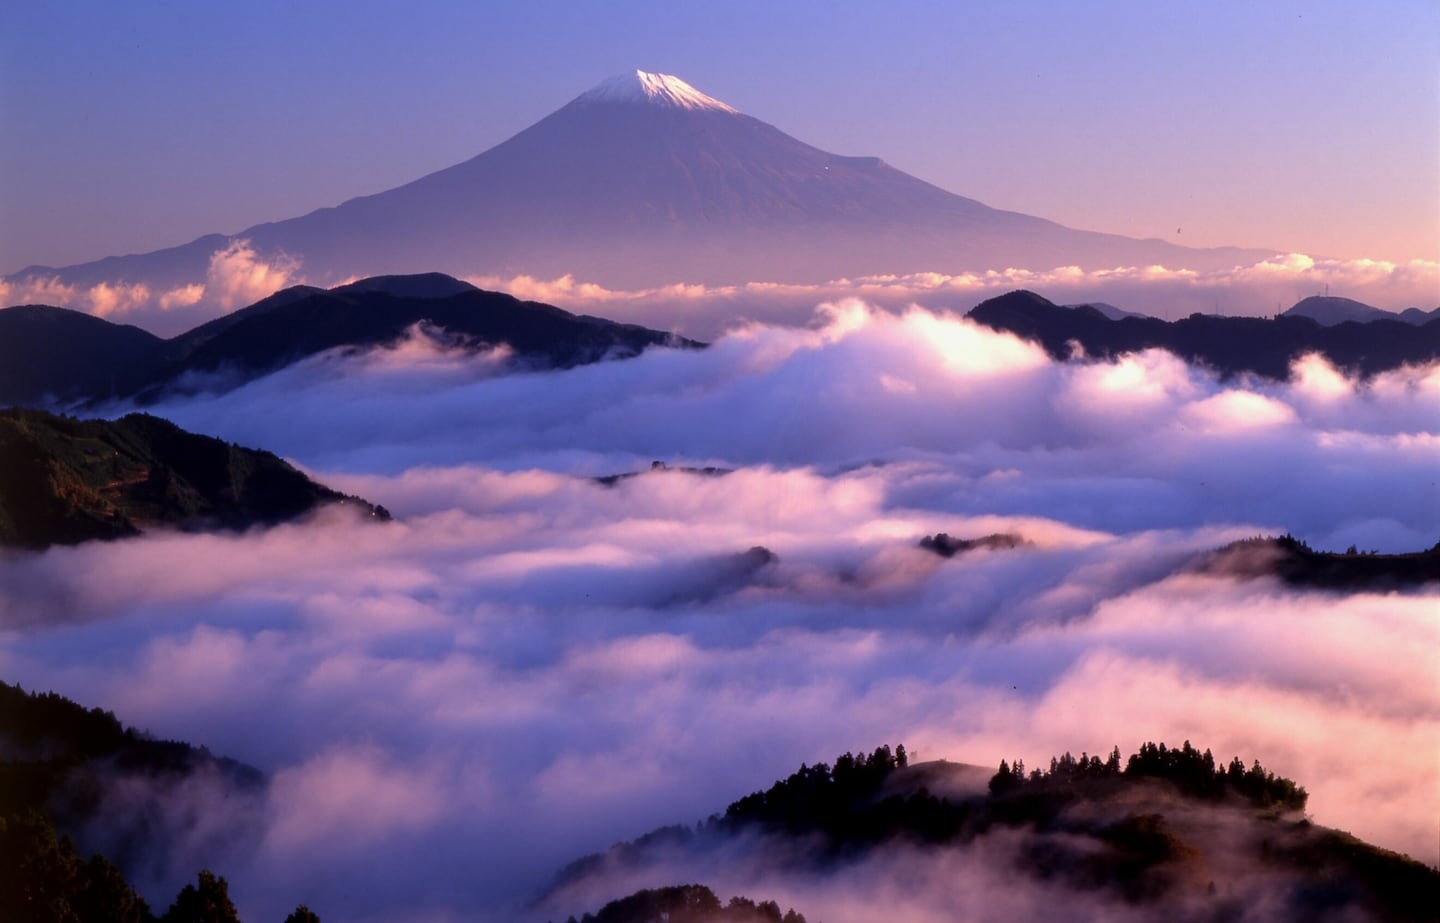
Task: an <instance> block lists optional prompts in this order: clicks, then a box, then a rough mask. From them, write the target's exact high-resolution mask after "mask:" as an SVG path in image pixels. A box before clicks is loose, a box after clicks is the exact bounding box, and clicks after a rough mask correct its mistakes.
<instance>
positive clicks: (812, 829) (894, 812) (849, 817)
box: [548, 741, 1440, 920]
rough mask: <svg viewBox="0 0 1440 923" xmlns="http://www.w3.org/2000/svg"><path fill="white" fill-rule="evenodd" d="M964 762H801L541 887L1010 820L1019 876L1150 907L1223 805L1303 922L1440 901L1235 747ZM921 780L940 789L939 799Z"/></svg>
mask: <svg viewBox="0 0 1440 923" xmlns="http://www.w3.org/2000/svg"><path fill="white" fill-rule="evenodd" d="M962 770H963V772H962ZM968 773H969V770H968V769H966V768H965V767H961V766H958V765H956V764H948V763H923V764H918V765H911V764H910V761H909V758H908V754H907V752H906V751H905V748H904V747H903V746H897V747H896V748H895V749H894V750H892V749H891V748H890V747H889V746H888V745H887V746H882V747H879V748H877V749H876V750H874V751H872V752H871V753H868V754H866V753H863V752H862V753H861V754H860V755H858V756H857V755H855V754H852V753H846V754H843V755H841V756H840V757H837V758H836V760H835V761H834V763H833V765H832V764H828V763H818V764H816V765H814V766H810V765H802V766H801V767H800V769H799V770H797V771H796V772H794V773H792V774H791V775H790V776H788V777H786V778H784V779H781V780H778V781H776V782H775V783H774V784H773V785H771V786H770V787H769V788H768V789H765V790H762V791H756V792H752V793H751V794H749V795H746V796H744V797H742V798H740V799H738V800H736V801H734V802H732V803H731V804H730V805H729V806H728V807H727V808H726V810H725V812H724V813H723V814H716V815H712V816H711V817H709V818H708V819H706V820H704V821H701V822H700V823H699V824H697V825H695V826H693V827H691V826H686V825H677V826H671V827H664V828H660V829H658V830H656V831H653V832H652V833H650V834H647V835H645V836H643V837H640V838H638V839H636V840H633V841H629V842H624V843H618V844H616V845H615V846H612V847H611V848H610V849H609V850H608V851H606V852H604V853H598V854H594V855H590V856H586V857H584V858H582V859H579V860H577V861H575V862H573V863H571V864H570V865H568V866H566V867H565V868H564V869H563V870H562V871H561V872H560V873H559V875H558V876H557V879H556V882H555V884H554V886H553V887H552V888H551V889H550V891H549V892H548V893H550V894H556V893H559V892H561V891H562V890H564V889H565V888H566V887H568V886H569V885H572V884H575V883H578V882H581V881H583V880H586V879H589V878H592V877H598V878H604V877H605V876H607V875H609V874H612V873H615V872H617V871H621V870H627V869H628V870H632V871H633V870H638V869H642V868H647V867H649V866H651V865H655V866H659V867H666V866H668V865H671V864H673V863H674V861H675V860H676V859H677V857H688V858H689V859H690V860H691V861H693V862H695V863H697V864H698V865H699V866H701V867H704V866H706V864H707V863H709V862H711V861H717V860H719V859H720V857H722V856H724V855H725V853H726V850H727V849H728V848H729V847H728V844H733V843H735V842H737V841H744V842H746V843H749V844H751V846H750V848H754V849H761V850H764V849H766V848H767V847H766V846H765V845H763V844H765V843H767V842H770V843H775V844H776V845H779V844H789V845H786V846H782V847H781V848H778V849H776V850H775V851H774V852H773V853H771V854H769V855H770V858H768V859H767V860H766V861H767V862H769V863H770V864H772V865H774V866H777V867H783V868H788V869H789V870H790V871H792V872H809V873H825V872H826V871H827V870H828V871H832V872H833V871H836V870H839V869H843V868H847V867H849V866H850V865H851V864H852V863H854V862H858V861H860V860H861V859H863V858H864V857H865V856H866V855H868V854H870V853H872V852H873V851H875V850H879V849H886V850H888V849H895V848H910V849H922V850H934V849H949V848H956V847H961V848H963V847H966V846H968V845H970V844H977V843H980V844H983V843H991V842H1005V843H1012V844H1013V843H1014V842H1015V841H1014V840H1013V838H1010V837H1009V836H1008V835H1007V837H1004V838H1002V839H1001V840H999V841H996V840H994V839H987V838H988V837H991V836H992V834H995V833H998V832H1000V831H1005V830H1009V831H1018V832H1019V833H1020V836H1021V840H1020V846H1019V847H1018V851H1017V852H1016V855H1015V857H1014V860H1013V861H1014V862H1015V863H1016V867H1015V873H1016V874H1017V875H1019V876H1022V877H1024V878H1039V879H1043V880H1047V881H1050V882H1053V883H1057V884H1062V885H1064V886H1067V887H1072V888H1077V889H1080V890H1083V891H1095V890H1104V891H1107V892H1109V893H1111V894H1112V895H1113V896H1114V897H1115V898H1116V899H1119V900H1121V901H1124V902H1126V903H1136V904H1156V905H1158V902H1163V901H1166V900H1167V899H1171V898H1174V899H1176V900H1179V899H1181V898H1182V896H1183V895H1186V894H1189V895H1191V896H1197V892H1195V891H1194V890H1193V888H1194V886H1195V881H1194V879H1195V876H1197V875H1199V874H1201V870H1204V869H1206V868H1207V867H1208V863H1207V861H1206V860H1205V859H1203V858H1201V857H1202V856H1203V855H1204V853H1205V851H1206V850H1207V849H1213V848H1215V846H1214V843H1213V842H1211V841H1210V839H1209V838H1208V837H1209V835H1208V834H1206V833H1204V832H1203V831H1204V830H1206V829H1209V826H1208V824H1209V823H1210V822H1206V823H1202V824H1200V826H1199V827H1197V826H1196V822H1195V820H1194V818H1195V817H1198V816H1210V815H1209V814H1208V812H1225V813H1224V816H1225V817H1226V818H1228V820H1226V821H1225V823H1226V824H1227V825H1239V826H1245V825H1248V827H1249V829H1250V830H1251V833H1250V834H1248V835H1250V836H1253V837H1255V839H1256V841H1257V842H1259V843H1260V844H1261V846H1260V852H1259V853H1258V854H1256V855H1255V856H1253V857H1252V860H1251V861H1252V862H1253V864H1254V866H1255V868H1256V869H1260V868H1263V869H1265V870H1266V874H1273V875H1274V876H1275V877H1276V878H1277V879H1281V880H1285V881H1287V882H1290V883H1291V884H1289V885H1287V887H1288V888H1289V889H1290V890H1288V891H1283V892H1282V893H1284V894H1285V895H1286V897H1285V900H1286V901H1288V904H1287V908H1288V909H1287V912H1293V914H1295V915H1296V918H1301V917H1304V918H1317V917H1323V916H1324V915H1325V914H1326V913H1329V912H1331V911H1334V910H1336V909H1337V908H1341V909H1343V908H1347V907H1348V908H1354V909H1357V910H1358V911H1359V912H1360V913H1361V914H1362V916H1369V917H1373V918H1375V919H1384V920H1420V919H1432V918H1433V914H1432V913H1431V910H1432V906H1431V904H1430V898H1431V897H1434V896H1440V873H1437V872H1436V871H1435V870H1433V869H1430V868H1427V867H1426V866H1424V865H1421V864H1420V863H1418V862H1415V861H1414V860H1412V859H1409V858H1407V857H1404V856H1400V855H1398V854H1395V853H1391V852H1388V851H1386V850H1382V849H1378V848H1376V847H1373V846H1369V845H1367V844H1364V843H1363V842H1361V841H1359V840H1356V839H1355V838H1354V837H1351V836H1349V835H1348V834H1344V833H1342V832H1339V831H1333V830H1327V829H1325V828H1321V827H1316V826H1314V825H1312V824H1311V823H1310V822H1309V821H1308V820H1306V819H1303V818H1301V819H1298V820H1297V819H1296V815H1297V814H1299V813H1300V812H1303V810H1304V808H1305V806H1306V803H1307V798H1308V794H1307V792H1306V791H1305V789H1304V788H1303V787H1302V786H1300V785H1299V784H1297V783H1296V782H1294V781H1293V780H1291V779H1287V778H1284V777H1282V776H1278V775H1276V774H1275V773H1273V772H1271V771H1269V770H1267V769H1265V768H1264V767H1263V766H1262V765H1261V764H1260V762H1259V761H1258V760H1255V761H1252V762H1251V764H1250V765H1249V766H1248V767H1247V766H1246V765H1245V764H1244V763H1243V762H1242V761H1241V760H1240V759H1239V758H1238V757H1234V758H1232V759H1230V760H1229V761H1228V762H1222V761H1220V760H1217V759H1216V758H1215V757H1214V755H1213V754H1212V753H1211V751H1209V750H1208V749H1206V750H1200V749H1197V748H1195V747H1194V746H1193V745H1191V744H1190V742H1189V741H1186V742H1185V743H1184V744H1183V745H1182V746H1180V747H1178V748H1171V747H1168V746H1166V745H1165V744H1164V743H1154V742H1146V743H1145V744H1143V745H1141V747H1140V748H1139V749H1138V750H1137V751H1136V752H1135V753H1133V754H1131V755H1130V756H1129V757H1128V758H1124V759H1122V756H1121V753H1120V750H1119V748H1118V747H1116V748H1113V749H1112V750H1111V751H1110V753H1109V754H1108V755H1107V756H1106V757H1105V758H1103V759H1102V758H1101V757H1099V756H1091V755H1089V754H1088V753H1084V754H1081V756H1079V757H1075V756H1073V755H1071V754H1069V753H1066V754H1063V755H1061V756H1057V757H1054V758H1053V759H1052V760H1051V762H1050V766H1049V768H1048V769H1034V770H1029V771H1027V770H1026V768H1025V766H1024V764H1023V762H1021V761H1016V762H1015V763H1013V764H1012V763H1011V762H1010V761H1008V760H1002V761H1001V764H1000V768H999V770H998V771H997V772H996V773H994V774H993V775H992V776H991V777H990V780H989V785H988V790H987V787H986V786H985V784H984V782H983V779H984V776H983V775H982V776H980V777H979V778H978V779H976V780H975V781H974V782H973V783H966V784H965V785H962V786H958V787H957V786H956V785H950V784H946V782H947V777H948V778H950V779H959V778H960V777H961V776H962V775H963V776H966V777H967V778H974V777H973V776H969V775H968ZM930 784H935V785H937V786H942V785H943V787H944V788H945V789H946V790H947V791H948V793H947V794H941V795H937V794H935V793H933V792H932V791H931V790H930V788H929V787H928V786H929V785H930ZM1215 817H1216V818H1217V822H1218V817H1219V815H1215ZM1237 829H1238V827H1237ZM757 835H758V839H757V838H756V837H757ZM756 844H759V845H756ZM800 847H803V848H800ZM979 848H980V849H981V851H982V852H984V851H985V850H986V849H988V847H986V846H983V845H981V846H980V847H979ZM1013 848H1014V847H1011V846H1007V847H1006V849H1007V850H1008V849H1013ZM1210 874H1214V873H1213V871H1212V872H1211V873H1210ZM1202 884H1203V881H1202ZM1212 884H1213V883H1212ZM1187 889H1189V890H1187ZM1207 893H1208V895H1209V896H1208V897H1207ZM1214 894H1215V892H1214V891H1213V889H1212V890H1211V891H1210V892H1206V891H1204V890H1203V889H1202V890H1201V891H1200V892H1198V896H1199V897H1201V898H1203V899H1205V900H1209V901H1211V904H1210V910H1208V911H1206V912H1207V913H1211V914H1212V916H1211V917H1205V918H1206V919H1211V918H1214V919H1219V918H1224V917H1225V915H1226V914H1227V913H1228V912H1230V911H1232V910H1233V911H1235V912H1236V913H1238V912H1239V911H1240V910H1241V906H1240V905H1238V904H1235V905H1233V906H1232V904H1231V903H1227V901H1233V900H1238V898H1233V897H1232V898H1222V897H1216V896H1214ZM1185 899H1187V900H1188V899H1189V898H1185ZM1166 906H1169V905H1168V904H1167V905H1166ZM1227 908H1228V909H1227ZM1202 916H1203V915H1202Z"/></svg>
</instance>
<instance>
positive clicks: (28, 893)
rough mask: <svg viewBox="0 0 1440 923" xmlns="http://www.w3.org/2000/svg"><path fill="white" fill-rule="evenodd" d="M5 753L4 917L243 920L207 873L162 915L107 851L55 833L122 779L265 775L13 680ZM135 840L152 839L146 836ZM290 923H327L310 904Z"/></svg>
mask: <svg viewBox="0 0 1440 923" xmlns="http://www.w3.org/2000/svg"><path fill="white" fill-rule="evenodd" d="M0 754H3V756H4V758H3V759H0V920H3V921H5V923H71V921H77V923H90V921H112V923H241V921H240V918H239V916H238V914H237V912H236V910H235V906H234V904H233V903H232V902H231V901H230V897H229V890H228V889H229V885H228V883H227V882H226V880H225V879H224V878H223V877H220V876H218V875H216V874H214V873H213V872H211V871H210V870H208V869H205V870H202V871H201V872H200V873H199V874H198V876H197V880H196V883H195V884H191V885H186V886H185V887H184V888H182V889H181V891H180V892H179V894H177V895H176V897H175V901H174V903H173V904H172V905H171V906H170V908H169V909H168V910H167V911H166V912H165V913H164V914H163V915H161V916H159V917H156V916H155V915H154V914H153V913H152V912H151V910H150V906H149V904H147V903H146V901H145V899H144V898H143V897H141V896H140V895H139V893H138V892H136V891H135V889H134V888H133V887H132V886H131V885H130V884H129V882H128V881H127V880H126V878H125V875H124V873H123V872H122V870H121V869H120V868H119V867H118V866H117V865H115V864H114V863H113V862H112V861H111V860H110V859H109V858H106V857H105V856H102V855H99V854H94V855H91V856H90V857H89V858H88V859H87V858H85V857H84V856H82V855H81V853H80V851H79V850H78V849H77V848H76V847H75V844H74V842H73V841H72V840H71V838H70V836H69V835H68V834H61V833H59V832H58V831H57V827H61V828H64V827H74V826H79V825H82V824H83V823H85V822H86V821H87V820H89V819H93V818H94V817H95V815H96V814H97V813H98V812H100V811H101V810H103V806H104V795H105V791H106V789H107V786H108V785H109V784H110V781H111V780H112V779H113V778H115V777H117V776H120V775H124V776H129V777H134V776H143V777H145V778H149V779H156V780H160V781H161V782H163V781H165V780H171V781H179V780H181V779H183V778H184V777H185V776H187V775H189V774H192V773H195V772H199V771H201V770H202V769H209V770H214V771H216V772H218V773H219V774H220V775H221V776H222V777H223V778H224V779H225V780H226V781H227V784H229V785H232V786H235V787H238V788H242V789H245V788H249V789H257V788H258V787H259V786H261V785H262V784H263V783H264V776H263V775H261V773H260V771H259V770H257V769H254V768H253V767H250V766H246V765H245V764H243V763H239V762H236V761H235V760H231V759H226V758H223V757H215V756H212V755H211V754H210V752H209V751H208V750H207V749H205V748H204V747H193V746H191V745H189V744H186V743H181V742H178V741H161V740H154V739H152V738H150V737H148V736H146V735H144V734H142V733H140V732H139V731H136V730H135V729H134V728H129V727H126V726H125V725H123V724H122V723H121V722H120V720H119V719H118V718H116V717H115V715H114V714H113V713H112V712H109V711H104V710H102V709H99V708H85V707H84V706H82V705H79V704H77V703H75V702H72V701H70V700H69V699H67V698H65V697H63V696H61V695H58V694H56V693H54V692H45V693H33V692H26V691H25V690H24V689H22V688H21V687H20V686H18V685H15V686H12V685H9V684H8V683H5V682H0ZM160 791H162V792H163V791H164V788H163V785H162V787H161V789H160ZM137 836H138V837H139V838H140V839H141V840H144V839H145V834H144V832H143V831H140V832H138V833H137ZM144 845H145V844H144V843H140V844H138V848H142V849H143V848H144ZM285 923H319V917H318V916H316V915H315V914H314V913H313V912H312V911H311V910H310V909H309V908H307V907H305V906H303V905H302V906H300V907H298V908H297V909H296V910H295V912H294V913H292V914H290V916H289V917H287V918H286V920H285Z"/></svg>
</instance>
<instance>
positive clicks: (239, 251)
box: [0, 238, 1440, 339]
mask: <svg viewBox="0 0 1440 923" xmlns="http://www.w3.org/2000/svg"><path fill="white" fill-rule="evenodd" d="M352 281H355V280H354V278H348V279H338V278H320V277H315V278H307V276H306V274H305V273H304V272H303V271H302V267H301V265H300V262H299V260H297V259H296V258H294V257H292V256H290V255H288V254H285V253H262V252H260V251H257V250H256V249H255V247H254V246H253V245H252V243H251V242H250V241H249V240H245V239H241V238H237V239H234V240H232V241H230V242H229V243H228V244H227V245H226V246H225V247H222V248H221V249H218V250H216V251H215V252H214V253H213V254H211V256H210V261H209V266H208V269H207V271H206V274H205V278H203V279H195V280H193V281H190V282H185V283H182V284H179V285H176V286H174V287H172V288H169V289H167V290H164V291H161V290H158V289H156V288H154V287H152V286H150V285H146V284H142V283H131V282H129V281H126V280H107V281H102V282H99V283H96V284H93V285H77V284H72V283H67V282H65V281H63V280H62V279H61V278H60V277H59V276H58V275H50V276H31V277H26V278H24V279H20V280H11V281H9V282H6V281H3V280H0V304H4V305H13V304H49V305H56V306H59V307H66V308H72V309H74V310H77V311H85V312H87V313H91V314H94V315H96V316H98V317H104V318H107V319H109V320H113V321H117V322H122V323H132V324H136V325H137V326H140V327H144V328H145V329H148V330H151V331H152V332H154V333H156V334H158V335H161V336H173V335H174V334H177V333H181V332H183V331H185V330H187V329H189V328H190V327H193V326H196V325H198V324H200V323H203V322H205V321H207V320H210V319H211V318H213V317H215V316H217V315H219V314H223V313H226V312H229V311H233V310H235V309H237V308H242V307H245V306H247V305H249V304H253V303H254V302H256V301H259V300H260V299H262V298H264V297H266V296H268V295H270V294H273V293H274V292H276V291H278V290H280V289H282V288H285V287H287V286H291V285H298V284H302V283H306V284H315V285H326V286H329V285H339V284H344V283H346V282H352ZM467 281H469V282H471V283H472V284H474V285H477V286H479V287H481V288H485V289H490V290H493V291H503V292H508V293H509V294H512V295H515V296H516V297H518V298H523V299H528V300H533V301H541V302H544V303H547V304H554V305H558V306H560V307H562V308H565V309H566V310H569V311H574V312H577V313H593V314H600V315H603V316H605V317H610V318H613V319H615V320H622V321H626V322H629V323H639V324H645V325H647V326H651V327H656V328H659V329H662V330H674V331H676V332H679V333H682V334H684V335H686V336H692V337H698V338H702V339H713V338H715V337H718V336H720V335H722V334H723V333H725V332H726V331H727V330H729V329H730V328H731V327H733V326H734V325H735V323H736V322H737V321H739V320H744V319H749V320H756V321H764V322H767V323H774V324H795V323H803V322H804V321H805V320H806V319H807V318H808V317H809V316H810V313H811V311H812V310H813V307H814V305H815V304H816V303H818V302H821V301H840V300H844V299H847V298H860V299H864V300H865V301H866V302H868V303H870V304H874V305H879V306H882V307H886V308H891V309H900V308H905V307H907V306H910V305H912V304H918V305H921V306H923V307H927V308H932V309H945V310H950V311H959V312H964V311H968V310H969V309H970V308H972V307H974V306H975V305H976V304H979V303H980V302H981V301H983V300H985V299H986V298H991V297H994V296H996V295H1000V294H1003V293H1005V292H1008V291H1013V290H1014V289H1017V288H1028V289H1032V290H1034V291H1036V292H1038V293H1040V294H1042V295H1044V296H1045V297H1047V298H1049V299H1050V300H1052V301H1054V302H1056V303H1061V304H1074V303H1080V302H1108V303H1113V304H1115V305H1116V306H1118V307H1121V308H1123V309H1125V310H1129V311H1136V312H1139V313H1143V314H1150V315H1152V316H1155V317H1161V318H1165V319H1167V320H1176V319H1179V318H1181V317H1185V316H1187V315H1189V314H1191V313H1193V312H1196V311H1200V312H1204V313H1221V314H1235V315H1245V316H1268V315H1271V314H1274V313H1276V312H1277V311H1279V310H1284V309H1286V308H1288V307H1290V306H1291V305H1292V304H1294V303H1295V302H1297V301H1299V300H1300V299H1301V298H1304V297H1306V296H1309V295H1316V294H1320V293H1322V292H1332V293H1333V294H1336V295H1344V296H1345V297H1348V298H1353V299H1355V300H1357V301H1362V302H1365V303H1367V304H1372V305H1375V306H1377V307H1380V308H1384V309H1386V310H1392V311H1400V310H1403V309H1405V308H1407V307H1421V308H1425V309H1427V310H1428V309H1430V308H1433V307H1436V306H1440V261H1434V260H1412V261H1410V262H1408V263H1394V262H1388V261H1384V260H1370V259H1359V260H1334V259H1316V258H1314V257H1310V256H1307V255H1305V254H1303V253H1288V254H1277V255H1276V256H1274V257H1272V258H1270V259H1268V260H1263V261H1261V262H1259V263H1255V264H1253V265H1249V266H1236V267H1234V268H1232V269H1229V270H1217V271H1208V272H1197V271H1195V270H1190V269H1184V268H1172V267H1165V266H1127V267H1116V268H1113V269H1106V270H1094V271H1086V270H1082V269H1081V268H1079V267H1077V266H1059V267H1055V268H1052V269H1047V270H1036V269H1019V268H1013V267H1011V268H1005V269H994V270H989V271H987V272H965V273H959V274H950V273H944V272H922V273H911V274H908V275H883V276H864V277H859V278H854V279H836V280H831V281H829V282H824V283H816V284H792V283H777V282H763V281H762V282H752V283H749V284H746V285H732V286H705V285H696V284H687V283H675V284H671V285H665V286H660V287H657V288H650V289H643V290H636V291H626V290H614V289H607V288H605V287H604V286H601V285H598V284H596V283H593V282H587V281H584V280H577V279H575V278H574V277H573V276H570V275H565V276H561V277H559V278H556V279H536V278H533V277H531V276H524V275H521V276H496V275H472V276H469V277H468V278H467Z"/></svg>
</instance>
